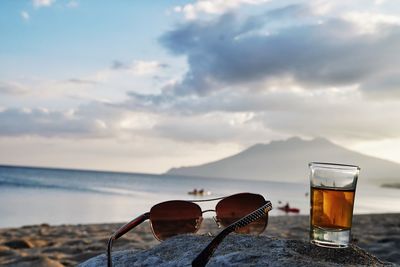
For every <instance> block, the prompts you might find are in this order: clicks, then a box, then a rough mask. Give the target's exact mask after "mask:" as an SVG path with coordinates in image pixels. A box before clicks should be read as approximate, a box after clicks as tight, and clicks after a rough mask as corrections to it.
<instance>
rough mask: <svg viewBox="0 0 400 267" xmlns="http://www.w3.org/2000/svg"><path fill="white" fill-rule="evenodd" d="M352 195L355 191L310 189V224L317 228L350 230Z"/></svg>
mask: <svg viewBox="0 0 400 267" xmlns="http://www.w3.org/2000/svg"><path fill="white" fill-rule="evenodd" d="M354 194H355V190H336V189H330V188H329V189H327V188H321V187H311V224H312V225H313V226H314V227H319V228H328V229H337V230H348V229H350V228H351V221H352V218H353V204H354Z"/></svg>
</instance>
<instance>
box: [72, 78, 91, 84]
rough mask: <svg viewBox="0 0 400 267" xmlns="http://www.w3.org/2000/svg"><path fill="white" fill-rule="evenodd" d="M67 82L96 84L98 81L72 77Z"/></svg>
mask: <svg viewBox="0 0 400 267" xmlns="http://www.w3.org/2000/svg"><path fill="white" fill-rule="evenodd" d="M67 82H69V83H75V84H96V83H97V82H96V81H92V80H86V79H79V78H71V79H68V80H67Z"/></svg>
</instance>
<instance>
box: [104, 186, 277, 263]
mask: <svg viewBox="0 0 400 267" xmlns="http://www.w3.org/2000/svg"><path fill="white" fill-rule="evenodd" d="M216 200H219V201H218V203H217V205H216V206H215V210H205V211H202V210H201V208H200V206H199V205H198V204H197V203H196V202H206V201H216ZM264 206H271V202H269V201H266V200H265V199H264V197H263V196H262V195H259V194H253V193H239V194H235V195H231V196H227V197H221V198H213V199H208V200H191V201H185V200H171V201H166V202H162V203H159V204H156V205H154V206H153V207H152V208H151V209H150V211H149V212H146V213H144V214H142V215H140V216H139V217H137V218H135V219H133V220H132V221H130V222H129V223H127V224H125V225H123V226H122V227H121V228H119V229H118V230H117V231H116V232H115V233H113V234H112V235H111V237H110V238H109V240H108V245H107V265H108V266H109V267H111V266H112V257H111V251H112V246H113V243H114V241H115V240H117V239H118V238H120V237H121V236H123V235H124V234H126V233H127V232H129V231H130V230H132V229H133V228H135V227H136V226H138V225H139V224H141V223H142V222H144V221H146V220H150V227H151V230H152V232H153V235H154V237H155V238H156V239H158V240H159V241H162V240H165V239H167V238H169V237H172V236H176V235H179V234H190V233H196V232H197V231H198V230H199V228H200V225H201V222H202V221H203V213H205V212H209V211H213V212H215V213H216V216H215V220H216V222H217V223H218V224H219V225H221V226H223V227H228V228H229V227H231V225H236V226H235V227H233V228H232V227H231V228H229V229H230V230H229V231H225V230H226V229H225V230H224V231H225V233H227V232H229V233H230V232H232V231H234V232H236V233H244V234H260V233H262V232H263V231H264V230H265V228H266V226H267V224H268V212H263V214H261V213H257V214H258V216H252V217H251V218H252V220H251V221H250V220H249V219H246V221H245V222H246V223H244V222H242V223H241V224H240V225H238V224H237V223H238V222H239V221H242V220H241V219H244V218H243V217H245V216H247V215H251V214H253V213H254V212H255V211H257V210H258V209H260V207H264ZM256 217H257V218H256ZM224 231H222V232H224ZM222 232H221V233H222ZM221 233H220V234H221ZM229 233H228V234H229ZM220 234H219V235H220ZM219 235H218V236H219ZM218 236H217V237H218ZM221 241H222V239H221ZM218 244H219V243H218ZM211 254H212V253H211ZM209 257H211V255H210V256H209ZM207 261H208V260H207Z"/></svg>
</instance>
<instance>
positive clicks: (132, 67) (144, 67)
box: [111, 60, 168, 75]
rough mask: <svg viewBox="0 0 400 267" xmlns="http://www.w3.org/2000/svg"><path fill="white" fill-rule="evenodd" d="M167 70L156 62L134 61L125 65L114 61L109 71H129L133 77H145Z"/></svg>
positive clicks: (165, 66) (163, 64) (166, 66)
mask: <svg viewBox="0 0 400 267" xmlns="http://www.w3.org/2000/svg"><path fill="white" fill-rule="evenodd" d="M165 68H168V65H167V64H165V63H161V62H158V61H155V60H153V61H144V60H136V61H134V62H132V63H125V62H122V61H119V60H114V61H113V63H112V65H111V69H112V70H129V71H130V72H131V73H133V74H135V75H147V74H152V73H155V72H157V71H158V70H160V69H165Z"/></svg>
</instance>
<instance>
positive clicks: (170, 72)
mask: <svg viewBox="0 0 400 267" xmlns="http://www.w3.org/2000/svg"><path fill="white" fill-rule="evenodd" d="M399 14H400V3H399V2H398V1H396V0H355V1H344V0H338V1H324V0H311V1H287V0H283V1H276V0H230V1H223V0H197V1H195V0H193V1H183V0H179V1H178V0H171V1H145V0H143V1H128V0H125V1H124V0H120V1H97V0H96V1H95V0H32V1H31V0H25V1H23V0H21V1H11V0H9V1H1V2H0V36H1V41H0V164H12V165H27V166H49V167H65V168H79V169H97V170H113V171H131V172H146V173H162V172H165V171H167V170H168V169H169V168H172V167H179V166H188V165H196V164H201V163H206V162H209V161H213V160H217V159H221V158H223V157H226V156H230V155H232V154H235V153H238V152H240V151H242V150H243V149H245V148H247V147H249V146H251V145H253V144H256V143H268V142H270V141H272V140H281V139H287V138H290V137H293V136H299V137H302V138H305V139H311V138H315V137H324V138H327V139H329V140H331V141H332V142H334V143H336V144H339V145H342V146H344V147H347V148H349V149H353V150H355V151H358V152H361V153H364V154H368V155H372V156H376V157H380V158H384V159H389V160H392V161H395V162H399V163H400V123H399V121H400V53H399V51H400V15H399Z"/></svg>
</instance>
